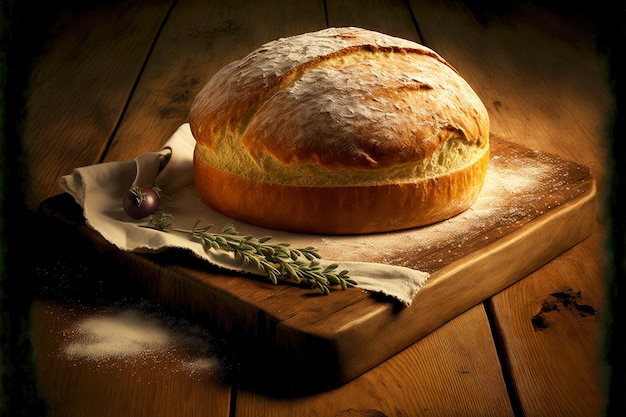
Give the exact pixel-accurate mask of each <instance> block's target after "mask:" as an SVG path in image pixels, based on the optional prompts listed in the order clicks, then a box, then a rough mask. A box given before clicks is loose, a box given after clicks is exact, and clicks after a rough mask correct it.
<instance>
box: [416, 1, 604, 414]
mask: <svg viewBox="0 0 626 417" xmlns="http://www.w3.org/2000/svg"><path fill="white" fill-rule="evenodd" d="M411 6H412V8H413V10H414V13H415V15H416V20H417V22H418V25H419V27H420V30H421V33H422V34H423V35H424V39H425V40H426V42H427V43H428V44H430V45H431V46H432V47H434V48H435V49H437V50H438V51H439V52H440V53H442V54H444V56H448V57H449V59H450V61H451V62H452V63H453V65H456V66H457V68H458V69H459V70H460V71H461V73H462V74H463V75H464V76H465V77H467V79H468V80H469V81H470V83H471V84H472V85H473V86H474V87H475V88H476V90H477V92H478V93H479V95H480V96H481V97H482V98H483V100H484V101H485V103H486V105H487V106H488V109H489V112H490V117H491V122H492V131H494V132H497V133H498V134H502V135H503V137H505V138H510V139H511V140H513V141H516V142H518V143H520V144H524V145H525V146H528V147H532V148H534V149H542V150H546V151H553V152H556V153H558V154H560V155H561V156H563V157H566V158H573V159H575V160H576V161H579V162H581V163H584V164H586V165H587V166H589V167H591V169H592V172H593V175H594V177H596V178H597V180H598V201H599V204H598V215H597V220H598V223H597V225H596V230H595V231H594V233H593V234H592V235H591V237H589V238H588V239H587V240H585V241H584V242H583V243H582V244H581V245H578V246H576V247H574V248H573V249H572V250H571V251H569V252H567V253H565V254H564V255H563V256H561V257H559V258H557V259H555V260H553V261H552V262H550V263H549V264H548V265H547V266H546V267H544V268H543V269H542V270H541V272H540V273H534V274H531V275H529V276H528V277H527V278H526V279H524V280H523V281H521V282H519V283H517V284H516V285H513V286H511V287H510V288H507V289H506V290H505V291H503V292H502V293H500V294H498V295H496V296H494V297H493V298H492V299H491V300H490V302H489V305H490V306H491V307H492V308H493V314H494V317H495V320H496V323H497V331H498V334H499V337H501V338H502V344H503V347H504V350H505V352H506V360H507V361H508V363H509V364H510V366H511V373H512V377H513V378H514V381H515V386H516V387H517V389H516V396H517V397H518V398H519V403H520V407H521V409H522V412H523V414H524V415H542V416H543V415H561V414H562V413H563V412H564V410H570V411H569V412H570V413H572V414H576V415H600V413H601V412H602V395H601V392H602V385H601V384H602V382H601V375H600V369H601V365H600V364H601V343H600V340H601V328H602V325H603V324H602V323H603V319H602V315H601V312H602V311H603V295H602V294H603V291H604V290H603V288H604V278H603V277H604V276H605V274H606V272H605V268H606V256H605V251H604V247H605V244H606V243H605V242H606V240H605V239H606V238H605V232H604V226H603V224H604V223H605V221H606V217H605V206H604V201H605V195H606V192H607V182H606V180H607V178H608V174H609V173H608V172H607V171H606V168H605V167H606V166H607V157H608V153H607V152H608V146H607V136H606V124H607V117H608V115H609V111H610V109H611V94H610V89H609V86H608V81H607V79H606V77H605V76H604V71H605V68H604V67H603V63H605V62H606V61H603V60H602V59H598V55H597V51H596V50H595V48H594V46H593V44H592V43H591V42H592V41H591V39H592V38H593V34H592V32H591V30H592V28H591V27H590V26H589V23H588V21H585V19H583V18H581V16H578V15H575V14H574V15H571V16H557V15H556V14H555V13H554V12H552V11H546V10H541V9H539V8H538V6H536V5H533V4H530V3H525V4H517V3H514V4H513V5H512V6H511V7H510V8H507V7H503V8H502V9H500V10H499V12H490V11H489V10H481V9H475V10H472V13H467V10H464V9H463V8H462V7H459V6H458V4H457V3H456V2H441V3H438V4H437V5H436V6H435V4H434V3H431V2H417V1H412V2H411ZM537 16H541V17H540V18H538V17H537ZM442 32H445V33H446V36H441V35H440V34H441V33H442ZM531 39H532V42H531V41H530V40H531ZM459 40H462V42H460V41H459ZM604 65H605V64H604ZM503 74H508V75H507V76H506V77H505V76H503ZM581 86H584V88H581ZM545 238H546V239H550V238H551V236H546V237H545ZM563 291H566V292H569V291H573V292H574V293H576V294H578V292H580V297H581V298H580V299H576V302H580V303H582V304H586V305H590V306H592V307H593V310H594V311H596V312H597V314H590V315H587V316H584V317H583V316H581V313H580V312H578V311H576V309H575V308H574V309H573V310H570V309H568V308H563V307H562V306H561V307H560V308H561V310H563V311H561V312H560V313H558V312H555V313H548V314H547V315H546V318H547V319H549V318H550V317H553V316H554V315H556V314H560V316H559V319H560V323H559V324H558V325H557V324H556V323H554V325H553V324H552V323H551V322H549V323H548V324H547V325H548V328H547V329H545V330H543V331H537V330H535V328H534V327H533V326H532V323H531V319H532V318H533V317H534V315H535V314H538V313H539V311H540V310H541V306H542V303H543V302H544V301H545V300H548V299H550V298H551V297H553V296H551V295H550V294H554V293H559V292H563ZM566 322H567V323H569V325H566V324H565V323H566ZM539 363H542V366H537V365H538V364H539Z"/></svg>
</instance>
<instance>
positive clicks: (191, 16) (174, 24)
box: [106, 0, 325, 161]
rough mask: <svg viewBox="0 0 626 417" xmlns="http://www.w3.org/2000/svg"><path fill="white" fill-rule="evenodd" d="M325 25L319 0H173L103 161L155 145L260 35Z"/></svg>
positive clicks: (259, 40) (264, 38)
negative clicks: (211, 81) (214, 77)
mask: <svg viewBox="0 0 626 417" xmlns="http://www.w3.org/2000/svg"><path fill="white" fill-rule="evenodd" d="M324 26H325V19H324V10H323V3H322V2H320V1H315V0H309V1H294V0H281V1H276V2H250V1H231V2H205V1H193V0H183V1H180V2H178V3H177V5H176V8H175V9H174V10H173V12H172V14H171V16H170V18H169V19H168V22H167V24H166V25H165V27H164V28H163V32H162V34H161V35H160V36H159V39H158V41H157V43H156V45H155V47H154V51H153V52H152V54H151V56H150V60H149V62H148V63H147V67H146V70H145V71H144V74H143V75H142V78H141V80H140V82H139V84H138V86H137V90H136V92H135V94H134V95H133V97H132V100H131V101H130V103H129V106H128V110H127V112H126V115H125V117H124V120H123V121H122V124H121V125H120V128H119V131H118V132H117V134H116V136H115V138H114V140H113V142H112V144H111V149H110V150H109V152H108V153H107V155H106V160H108V161H119V160H127V159H132V158H134V157H135V156H136V155H137V152H140V153H142V152H149V151H152V150H154V149H159V148H160V146H161V145H162V144H163V142H164V141H165V140H166V139H167V138H169V136H170V135H171V134H172V133H173V132H174V131H175V130H176V129H177V128H178V127H179V126H180V125H181V124H182V123H184V122H186V121H187V114H188V112H189V108H190V106H191V101H192V100H193V98H194V97H195V96H196V94H197V93H198V92H199V91H200V89H201V88H202V87H203V86H204V84H205V83H206V82H207V81H208V80H209V78H210V77H211V76H212V75H213V74H214V73H215V72H217V71H218V70H219V69H220V68H221V67H222V66H224V65H226V64H227V63H229V62H231V61H234V60H235V59H239V58H242V57H243V56H245V55H246V54H248V53H249V52H251V51H252V50H254V49H256V48H258V47H259V46H261V45H262V44H263V43H265V42H267V41H270V40H273V39H276V38H279V37H281V36H289V35H292V34H296V33H300V32H308V31H312V30H318V29H321V28H322V27H324ZM181 39H184V41H181Z"/></svg>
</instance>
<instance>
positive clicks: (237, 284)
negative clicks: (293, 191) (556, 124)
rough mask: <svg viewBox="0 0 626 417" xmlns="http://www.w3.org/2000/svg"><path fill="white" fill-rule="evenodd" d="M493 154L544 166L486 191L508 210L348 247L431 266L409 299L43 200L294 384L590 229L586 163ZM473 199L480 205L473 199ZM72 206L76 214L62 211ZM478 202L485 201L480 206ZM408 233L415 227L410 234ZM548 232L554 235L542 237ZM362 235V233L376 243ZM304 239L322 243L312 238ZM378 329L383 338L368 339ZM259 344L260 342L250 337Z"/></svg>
mask: <svg viewBox="0 0 626 417" xmlns="http://www.w3.org/2000/svg"><path fill="white" fill-rule="evenodd" d="M491 163H492V166H491V167H490V169H491V170H492V172H494V173H495V172H498V170H499V169H503V168H504V169H507V170H509V169H513V170H518V171H520V172H522V173H521V174H520V175H521V176H522V177H528V176H529V174H528V173H526V171H523V167H525V166H529V165H530V166H533V169H534V170H537V169H539V171H543V172H549V173H550V174H551V176H549V177H538V178H537V179H535V180H534V181H533V183H532V187H530V188H529V189H528V190H526V189H525V190H526V191H525V192H524V193H518V194H513V195H517V198H515V197H511V196H508V197H507V195H506V194H505V193H503V192H502V191H500V193H499V194H498V195H497V196H495V195H492V196H491V197H490V198H489V199H488V200H487V201H493V200H494V199H495V201H496V202H497V203H495V204H502V205H503V207H504V213H506V215H497V216H496V215H490V216H488V217H486V218H485V217H473V216H472V212H471V211H470V212H468V217H467V220H466V221H463V220H461V219H463V217H459V218H456V219H451V220H450V221H449V222H448V224H449V226H450V228H452V229H453V230H455V231H456V232H458V233H460V234H461V235H462V236H463V239H465V241H464V242H463V244H460V241H459V240H458V239H456V238H454V237H453V235H454V234H453V233H451V231H450V230H448V231H447V232H445V231H444V232H442V230H441V228H442V227H444V228H445V225H444V224H438V225H435V226H433V227H434V228H432V229H429V228H426V229H418V230H416V231H414V232H412V231H409V232H405V234H404V235H403V234H400V235H393V236H391V237H393V239H391V244H392V246H389V247H388V250H387V251H385V252H380V251H379V252H375V253H370V252H369V251H368V255H367V256H366V257H365V258H358V259H353V260H360V261H374V262H382V261H385V262H390V263H393V264H399V265H405V266H409V267H414V268H418V269H421V270H425V271H428V272H431V273H432V274H431V278H430V279H429V281H428V282H427V284H426V286H425V287H424V288H423V289H422V291H421V292H420V293H419V294H418V295H417V296H416V297H415V299H414V301H413V304H412V305H411V306H410V307H409V308H404V309H401V308H400V309H399V308H397V306H396V305H394V304H393V303H388V302H382V301H381V300H379V299H378V298H377V297H369V296H367V293H365V292H364V291H362V290H359V289H357V288H353V289H349V290H346V291H339V292H335V293H333V294H332V295H331V296H328V297H324V296H321V295H319V294H316V295H317V296H311V294H309V293H308V292H307V291H303V290H302V289H299V288H296V287H292V286H285V287H284V288H280V287H279V288H276V287H274V286H273V285H271V284H270V283H269V282H266V280H263V279H250V280H246V279H240V280H235V279H233V277H232V274H224V273H220V272H219V271H213V272H211V271H207V270H206V268H207V267H206V265H202V264H200V262H199V261H198V260H194V259H193V258H191V256H187V257H184V256H182V254H179V253H175V254H173V255H172V256H166V254H165V253H159V254H155V255H154V256H142V255H139V254H135V253H130V252H120V251H118V250H117V249H115V248H114V247H113V246H112V245H111V244H109V243H108V242H106V241H104V239H103V238H102V237H101V236H100V235H99V234H98V233H97V232H95V231H93V230H91V229H89V228H87V226H85V225H84V224H82V225H81V216H80V211H78V212H76V207H75V205H73V206H74V208H73V209H72V205H69V206H68V204H67V201H66V200H63V199H51V200H50V201H49V204H44V205H43V206H42V207H43V211H44V214H45V215H47V216H48V217H49V218H50V220H51V221H56V222H60V224H61V226H62V227H65V228H66V229H77V230H79V231H80V233H82V234H84V235H85V236H86V237H87V239H88V240H89V241H90V243H91V244H92V245H95V246H96V247H97V248H100V250H101V251H103V252H104V253H105V254H106V255H107V256H106V257H107V258H113V259H115V263H124V264H126V265H127V266H128V268H129V269H130V271H131V274H133V275H135V276H136V279H137V280H138V281H140V282H142V283H143V284H144V285H145V286H146V287H147V289H148V291H149V292H150V293H151V296H152V297H153V299H154V300H155V301H158V302H161V303H165V304H168V305H170V306H172V307H173V308H176V309H177V310H180V311H181V312H186V313H194V314H196V315H200V316H203V317H204V318H205V320H206V321H207V323H208V324H210V325H216V326H220V327H221V328H222V329H223V330H225V331H229V332H231V333H235V334H236V335H237V336H239V337H241V338H242V339H244V340H248V341H250V342H251V343H252V342H253V343H255V344H257V345H265V350H263V353H264V354H266V355H268V356H269V355H272V354H273V355H276V354H278V355H279V356H281V357H282V358H283V359H282V362H283V364H284V365H285V366H284V369H278V368H277V367H275V366H273V369H272V372H273V374H274V375H271V374H270V373H269V370H267V369H264V366H265V365H268V363H267V362H262V361H261V362H258V361H254V360H253V361H252V362H251V363H249V364H247V365H248V366H249V370H250V372H248V373H249V374H251V375H250V376H252V377H253V378H254V377H258V375H263V381H264V382H267V380H268V378H270V377H275V378H277V379H278V380H285V381H289V384H290V385H293V386H297V384H299V383H303V384H308V383H311V382H314V383H318V384H321V385H322V386H324V387H329V386H333V385H338V384H342V383H345V382H347V381H349V380H351V379H353V378H354V377H356V376H358V375H360V374H361V373H363V372H365V371H367V370H368V369H370V368H372V367H374V366H376V365H378V364H379V363H381V362H383V361H384V360H386V359H388V358H389V357H390V356H392V355H394V354H396V353H397V352H399V351H400V350H402V349H404V348H406V347H407V346H408V345H410V344H412V343H414V342H416V341H417V340H419V339H420V338H422V337H424V336H425V335H426V334H428V333H430V332H432V331H433V330H434V329H436V328H437V327H439V326H441V325H442V324H444V323H445V322H447V321H448V320H450V319H451V318H453V317H455V316H457V315H459V314H461V313H463V312H464V311H466V310H467V309H469V308H471V307H473V306H474V305H476V304H478V303H480V302H481V301H483V300H484V299H485V298H488V297H490V296H491V295H493V294H494V293H496V292H498V291H500V290H502V289H503V288H505V287H506V286H508V285H510V284H511V283H513V282H515V281H516V280H518V279H519V278H521V277H523V276H524V275H526V274H528V273H530V272H531V271H533V270H534V269H536V268H538V267H539V266H541V265H543V264H545V263H546V262H549V261H550V260H551V259H553V258H554V257H555V256H557V255H559V254H560V253H562V252H563V251H565V250H566V249H569V248H570V247H572V246H573V245H575V244H576V243H578V242H580V241H581V240H583V239H584V238H586V237H587V236H588V235H589V234H590V233H591V230H592V228H593V225H594V218H595V187H594V181H593V178H591V177H590V176H589V171H588V170H587V169H585V168H584V167H582V166H580V165H578V164H575V163H569V162H566V161H563V160H561V159H558V158H555V157H551V156H549V155H547V154H544V153H540V152H535V151H529V150H526V149H525V148H522V147H519V146H517V145H515V144H512V143H509V142H501V141H498V140H492V162H491ZM538 166H539V167H540V168H537V167H538ZM532 172H538V171H532ZM552 175H553V177H552ZM540 178H541V180H539V179H540ZM496 183H497V181H496ZM507 185H508V184H507ZM512 185H513V186H519V185H518V184H517V185H516V184H512ZM489 187H493V186H489ZM489 187H487V189H489ZM493 190H497V188H493ZM491 193H493V191H491ZM488 195H489V193H488V192H486V191H485V196H486V197H487V196H488ZM60 197H63V196H60ZM508 199H511V201H508ZM486 204H487V206H489V205H490V204H489V203H486ZM475 206H476V208H477V209H478V207H480V202H477V204H476V205H475ZM483 209H484V208H483ZM72 211H74V215H69V214H71V212H72ZM488 211H489V212H490V213H493V212H492V211H491V210H488ZM68 213H69V214H68ZM479 213H481V210H478V211H477V212H476V214H475V215H479ZM76 215H78V217H77V216H76ZM455 220H458V221H459V222H460V223H455V222H454V221H455ZM450 222H451V223H450ZM406 233H416V235H415V236H413V237H411V238H409V237H408V235H407V234H406ZM545 234H549V235H550V236H551V239H550V240H545V239H543V240H542V239H541V237H542V236H544V235H545ZM385 236H386V235H382V236H369V237H367V239H377V238H381V237H382V238H384V237H385ZM400 236H404V239H402V238H400ZM450 236H452V237H453V238H452V239H451V238H450ZM293 238H294V239H295V238H297V236H293ZM433 238H435V240H431V239H433ZM309 239H310V238H309ZM440 239H441V240H440ZM363 240H364V241H365V240H366V238H365V237H363ZM367 242H368V241H366V242H365V243H363V244H365V245H370V244H371V243H367ZM409 242H412V243H411V244H409ZM302 244H313V245H314V246H318V245H317V244H315V243H313V242H310V241H308V243H302ZM393 244H395V247H394V246H393ZM416 254H419V256H416ZM511 254H513V259H510V256H511ZM321 312H323V313H324V314H321ZM382 335H384V337H385V344H384V345H377V344H375V343H374V342H375V340H377V339H378V338H379V337H382ZM363 346H368V348H367V349H364V348H363ZM255 350H261V349H260V348H258V347H256V346H255ZM255 359H256V358H255ZM289 359H291V361H289ZM314 370H317V371H321V370H323V372H322V374H323V377H320V378H318V379H317V380H315V381H309V380H304V381H298V380H297V375H301V374H306V373H307V372H313V371H314ZM281 372H282V373H281ZM303 388H309V387H303ZM316 388H318V387H316Z"/></svg>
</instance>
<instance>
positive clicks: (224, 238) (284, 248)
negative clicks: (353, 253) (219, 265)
mask: <svg viewBox="0 0 626 417" xmlns="http://www.w3.org/2000/svg"><path fill="white" fill-rule="evenodd" d="M172 220H173V216H172V215H171V214H169V213H162V214H161V217H160V218H158V219H154V218H151V219H150V222H149V223H148V224H146V225H145V226H143V227H147V228H151V229H155V230H160V231H172V232H178V233H185V234H188V235H190V236H191V237H193V238H194V239H198V240H200V241H201V242H202V244H203V245H204V247H205V248H206V249H214V250H222V251H227V252H233V253H234V255H235V260H236V261H237V262H238V263H239V264H240V265H243V266H252V267H254V268H256V269H257V270H259V271H261V272H263V273H264V274H265V275H267V277H268V278H269V280H270V281H271V282H272V283H273V284H278V282H279V280H290V281H293V282H295V283H298V284H300V283H303V284H307V285H308V286H309V287H311V288H314V289H315V288H316V289H318V290H319V291H320V292H322V293H323V294H330V292H331V287H332V286H334V285H339V286H340V287H341V288H342V289H346V288H348V287H353V286H355V285H356V284H357V283H356V281H355V280H353V279H352V278H350V276H349V275H348V274H349V272H348V271H347V270H342V271H337V268H339V265H337V264H335V263H333V264H330V265H327V266H322V265H321V264H320V263H319V262H318V260H319V259H321V256H320V254H319V252H318V251H317V249H316V248H314V247H312V246H308V247H306V248H302V249H293V248H290V247H289V244H288V243H269V241H270V240H271V239H272V238H271V237H270V236H265V237H261V238H256V237H254V236H250V235H247V236H242V235H240V234H239V233H238V232H237V230H236V229H235V228H234V227H233V226H232V225H229V226H225V227H224V228H223V229H222V230H221V232H219V233H216V232H212V231H211V230H212V229H213V225H208V226H200V225H199V222H198V223H196V224H195V225H194V227H193V229H192V230H185V229H179V228H175V227H174V226H173V222H172ZM304 259H306V261H304Z"/></svg>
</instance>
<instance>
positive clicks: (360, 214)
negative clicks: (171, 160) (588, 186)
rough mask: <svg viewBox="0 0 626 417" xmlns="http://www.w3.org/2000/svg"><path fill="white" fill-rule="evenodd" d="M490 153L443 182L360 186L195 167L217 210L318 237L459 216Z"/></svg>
mask: <svg viewBox="0 0 626 417" xmlns="http://www.w3.org/2000/svg"><path fill="white" fill-rule="evenodd" d="M488 163H489V152H485V154H484V156H483V157H482V158H481V159H480V160H479V161H478V162H477V163H475V164H474V165H471V166H469V167H467V168H465V169H463V170H460V171H457V172H453V173H451V174H448V175H445V176H441V177H439V178H431V179H428V180H425V181H419V182H415V183H406V184H389V185H381V186H359V187H290V186H283V185H277V184H264V183H258V182H256V181H253V180H249V179H246V178H242V177H238V176H236V175H232V174H228V173H225V172H223V171H219V170H216V169H215V168H213V167H211V166H210V165H207V164H203V163H201V162H199V163H195V164H194V171H195V173H194V174H195V177H196V181H197V189H198V193H199V195H200V197H201V198H202V199H203V200H204V201H205V202H207V204H208V205H209V206H211V207H213V208H214V209H215V210H217V211H219V212H221V213H223V214H225V215H227V216H229V217H232V218H234V219H238V220H242V221H245V222H249V223H252V224H256V225H259V226H263V227H268V228H272V229H278V230H286V231H291V232H299V233H318V234H364V233H375V232H387V231H394V230H401V229H408V228H412V227H417V226H424V225H427V224H431V223H434V222H438V221H442V220H445V219H447V218H450V217H452V216H454V215H457V214H459V213H461V212H463V211H464V210H466V209H467V208H469V207H470V206H471V205H472V203H473V202H474V201H475V200H476V198H477V197H478V194H479V193H480V191H481V189H482V184H483V180H484V177H485V174H486V172H487V166H488Z"/></svg>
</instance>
